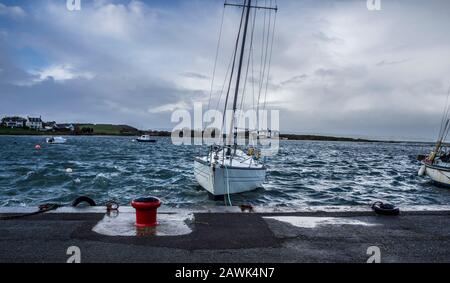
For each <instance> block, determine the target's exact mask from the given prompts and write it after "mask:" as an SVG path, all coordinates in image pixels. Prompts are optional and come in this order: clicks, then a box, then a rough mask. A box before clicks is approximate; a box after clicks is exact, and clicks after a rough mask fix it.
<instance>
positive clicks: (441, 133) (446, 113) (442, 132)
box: [438, 88, 450, 140]
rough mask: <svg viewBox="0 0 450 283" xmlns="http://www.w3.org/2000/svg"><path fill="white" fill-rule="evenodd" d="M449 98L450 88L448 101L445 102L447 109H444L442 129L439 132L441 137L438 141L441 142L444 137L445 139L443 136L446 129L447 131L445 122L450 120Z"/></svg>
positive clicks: (448, 95)
mask: <svg viewBox="0 0 450 283" xmlns="http://www.w3.org/2000/svg"><path fill="white" fill-rule="evenodd" d="M449 97H450V88H449V90H448V92H447V99H446V101H445V108H444V115H443V116H442V120H441V127H440V130H439V137H438V140H440V139H441V138H442V137H443V135H444V133H445V132H444V129H445V127H444V124H445V120H446V119H447V120H448V119H449V117H448V114H449V111H450V105H449V103H448V101H449Z"/></svg>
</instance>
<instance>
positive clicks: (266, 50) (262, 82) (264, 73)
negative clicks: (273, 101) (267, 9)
mask: <svg viewBox="0 0 450 283" xmlns="http://www.w3.org/2000/svg"><path fill="white" fill-rule="evenodd" d="M270 4H272V0H270ZM271 24H272V13H269V23H268V27H267V36H266V42H265V43H264V44H265V46H264V47H263V48H265V50H264V67H263V74H262V79H261V86H260V95H261V94H262V90H263V87H264V81H265V78H266V70H267V69H266V68H267V54H268V53H269V41H270V31H271Z"/></svg>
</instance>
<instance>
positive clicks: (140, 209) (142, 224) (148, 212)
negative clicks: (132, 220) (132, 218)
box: [131, 197, 161, 228]
mask: <svg viewBox="0 0 450 283" xmlns="http://www.w3.org/2000/svg"><path fill="white" fill-rule="evenodd" d="M131 205H132V206H133V207H134V208H135V209H136V227H138V228H148V227H155V226H157V225H158V222H157V221H156V217H157V209H158V208H159V207H160V206H161V201H160V200H159V199H158V198H155V197H148V198H139V199H135V200H133V201H132V202H131Z"/></svg>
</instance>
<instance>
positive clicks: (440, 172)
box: [425, 164, 450, 187]
mask: <svg viewBox="0 0 450 283" xmlns="http://www.w3.org/2000/svg"><path fill="white" fill-rule="evenodd" d="M425 174H426V175H427V176H429V177H430V178H431V180H433V181H434V182H436V183H438V184H439V185H443V186H448V187H450V168H444V167H440V166H433V165H429V164H425Z"/></svg>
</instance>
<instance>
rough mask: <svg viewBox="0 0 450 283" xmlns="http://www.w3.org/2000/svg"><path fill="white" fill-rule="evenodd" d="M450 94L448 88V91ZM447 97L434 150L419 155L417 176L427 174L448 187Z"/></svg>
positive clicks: (449, 121) (449, 120)
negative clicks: (427, 153)
mask: <svg viewBox="0 0 450 283" xmlns="http://www.w3.org/2000/svg"><path fill="white" fill-rule="evenodd" d="M448 96H450V90H449V93H448ZM448 101H449V99H448V98H447V105H446V106H445V110H444V115H443V117H442V121H441V128H440V131H439V136H438V140H437V142H436V145H435V147H434V150H433V151H432V152H431V153H430V154H429V155H419V157H418V159H419V160H421V163H422V166H421V167H420V169H419V176H425V175H426V176H428V177H430V178H431V180H432V181H433V182H434V183H435V184H437V185H439V186H444V187H450V147H449V145H448V144H445V138H446V137H447V136H448V133H449V131H450V104H448Z"/></svg>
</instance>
